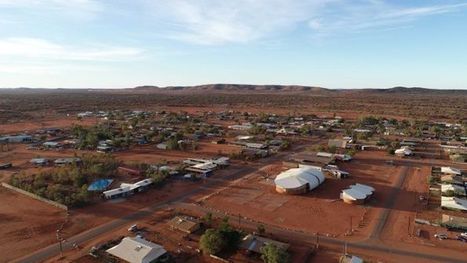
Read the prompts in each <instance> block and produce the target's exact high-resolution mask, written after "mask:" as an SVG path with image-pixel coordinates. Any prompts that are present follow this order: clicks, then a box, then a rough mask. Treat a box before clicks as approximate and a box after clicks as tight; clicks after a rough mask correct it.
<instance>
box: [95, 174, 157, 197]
mask: <svg viewBox="0 0 467 263" xmlns="http://www.w3.org/2000/svg"><path fill="white" fill-rule="evenodd" d="M152 183H153V181H152V179H144V180H141V181H138V182H136V183H134V184H129V183H121V184H120V187H118V188H115V189H111V190H107V191H104V192H103V193H102V194H103V197H104V198H105V199H116V198H121V197H127V196H130V195H133V194H135V193H138V192H142V191H144V190H146V189H147V188H148V187H149V186H150V185H151V184H152Z"/></svg>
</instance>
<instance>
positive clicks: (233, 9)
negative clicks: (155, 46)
mask: <svg viewBox="0 0 467 263" xmlns="http://www.w3.org/2000/svg"><path fill="white" fill-rule="evenodd" d="M331 2H336V0H237V1H214V0H211V1H210V0H204V1H203V0H200V1H198V0H171V1H165V0H157V1H154V2H151V5H152V7H153V8H152V10H151V11H152V15H153V17H155V18H156V19H157V20H158V22H160V23H162V25H164V26H165V27H170V29H171V30H170V31H169V32H168V36H169V37H170V38H175V39H180V40H184V41H188V42H193V43H199V44H223V43H230V42H237V43H244V42H249V41H252V40H256V39H260V38H264V37H268V36H271V35H276V34H279V33H281V32H283V31H285V30H290V29H293V28H294V27H295V26H297V24H298V23H301V22H305V21H307V19H308V18H309V16H310V14H313V13H315V12H317V11H318V10H319V9H320V8H323V7H324V6H325V5H326V4H328V3H331Z"/></svg>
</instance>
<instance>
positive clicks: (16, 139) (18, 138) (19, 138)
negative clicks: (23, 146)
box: [0, 135, 32, 143]
mask: <svg viewBox="0 0 467 263" xmlns="http://www.w3.org/2000/svg"><path fill="white" fill-rule="evenodd" d="M0 141H5V142H9V143H24V142H32V136H30V135H11V136H10V135H8V136H2V137H0Z"/></svg>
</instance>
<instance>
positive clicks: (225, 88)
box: [0, 84, 467, 96]
mask: <svg viewBox="0 0 467 263" xmlns="http://www.w3.org/2000/svg"><path fill="white" fill-rule="evenodd" d="M86 92H89V93H96V92H99V93H136V94H138V93H173V94H183V93H300V94H311V95H317V96H319V95H323V96H326V95H337V96H339V95H344V96H346V95H359V96H364V95H384V94H391V95H398V94H402V95H403V94H408V95H409V94H415V95H417V94H420V95H425V96H426V95H456V96H467V90H446V89H427V88H421V87H401V86H398V87H393V88H387V89H380V88H375V89H327V88H322V87H317V86H302V85H249V84H206V85H197V86H168V87H158V86H152V85H145V86H138V87H134V88H127V89H92V88H90V89H66V88H59V89H45V88H27V87H20V88H6V89H2V88H0V94H37V93H86Z"/></svg>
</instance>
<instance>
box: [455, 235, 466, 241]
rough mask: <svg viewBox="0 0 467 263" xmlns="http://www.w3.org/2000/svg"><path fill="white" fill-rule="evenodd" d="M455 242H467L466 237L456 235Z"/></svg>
mask: <svg viewBox="0 0 467 263" xmlns="http://www.w3.org/2000/svg"><path fill="white" fill-rule="evenodd" d="M457 240H459V241H462V242H467V237H465V236H462V235H458V236H457Z"/></svg>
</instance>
